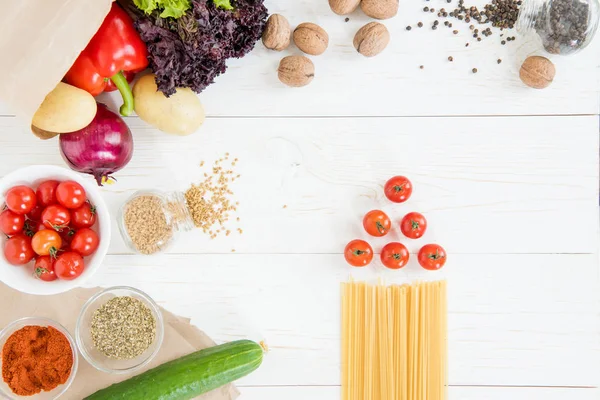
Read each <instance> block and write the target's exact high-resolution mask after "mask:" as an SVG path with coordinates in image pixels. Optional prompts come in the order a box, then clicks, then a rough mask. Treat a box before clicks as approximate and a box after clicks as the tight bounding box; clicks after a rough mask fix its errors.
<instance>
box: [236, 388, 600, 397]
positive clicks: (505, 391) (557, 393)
mask: <svg viewBox="0 0 600 400" xmlns="http://www.w3.org/2000/svg"><path fill="white" fill-rule="evenodd" d="M240 390H241V392H242V396H241V397H240V400H279V399H286V400H306V399H310V400H332V399H337V398H339V396H340V390H339V387H331V386H312V387H311V386H285V387H242V388H240ZM448 395H449V400H483V399H485V400H506V399H510V400H567V399H568V400H597V399H598V396H600V393H599V392H598V390H597V389H590V388H584V389H580V388H577V389H574V388H528V387H523V388H520V387H517V388H506V387H504V388H503V387H455V386H451V387H450V388H449V389H448Z"/></svg>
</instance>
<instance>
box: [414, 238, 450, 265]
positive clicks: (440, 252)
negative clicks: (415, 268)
mask: <svg viewBox="0 0 600 400" xmlns="http://www.w3.org/2000/svg"><path fill="white" fill-rule="evenodd" d="M419 264H421V267H423V268H425V269H428V270H430V271H435V270H436V269H440V268H442V267H443V266H444V264H446V250H444V248H443V247H442V246H440V245H438V244H426V245H425V246H423V247H421V250H419Z"/></svg>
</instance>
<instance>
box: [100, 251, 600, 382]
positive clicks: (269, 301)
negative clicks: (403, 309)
mask: <svg viewBox="0 0 600 400" xmlns="http://www.w3.org/2000/svg"><path fill="white" fill-rule="evenodd" d="M351 275H352V276H353V277H354V278H355V279H366V280H369V281H374V280H375V279H376V278H377V277H380V278H383V279H385V280H386V281H387V282H390V283H392V282H396V283H402V282H412V281H414V280H416V279H448V281H449V283H450V284H449V294H448V296H449V300H448V308H449V352H450V355H449V358H450V384H452V385H511V386H521V385H536V386H595V385H596V384H597V382H598V371H600V365H599V363H600V348H599V343H600V342H599V340H598V339H599V338H600V334H599V333H600V320H599V319H598V305H599V304H598V293H599V292H600V287H599V286H600V285H599V280H598V268H597V256H596V255H584V254H580V255H577V254H573V255H556V254H539V255H533V254H531V255H523V254H512V255H508V254H498V255H492V254H469V255H462V254H452V255H450V257H449V261H448V264H447V265H446V267H445V268H444V270H441V271H439V272H433V273H431V272H427V271H423V270H422V269H420V268H419V267H418V266H417V265H416V263H414V262H412V263H410V264H409V265H408V266H407V267H406V269H404V270H401V271H395V272H390V273H385V272H383V271H377V270H376V269H375V268H365V269H358V270H357V269H353V268H350V267H348V266H346V265H345V264H344V261H343V259H342V256H341V254H331V255H325V254H313V255H309V254H295V255H292V254H272V255H269V254H206V255H198V254H195V255H194V254H181V255H175V254H170V255H163V256H154V257H138V256H124V255H112V256H109V257H107V259H106V262H105V266H104V268H103V269H102V270H101V271H100V272H99V273H98V274H97V275H96V276H95V277H94V281H93V284H95V285H101V286H110V285H134V286H136V287H138V288H140V289H142V290H145V291H147V292H148V293H149V294H150V295H151V296H152V297H153V298H154V299H156V300H157V301H158V302H159V303H160V304H161V305H163V306H166V307H168V308H169V309H170V310H171V311H173V312H175V313H177V314H180V315H184V316H188V317H191V318H192V321H193V323H195V324H197V325H198V326H199V327H201V328H202V329H204V330H205V331H206V332H207V333H208V334H209V335H210V336H212V337H213V338H215V340H217V341H219V342H224V341H229V340H235V339H239V338H243V337H250V338H252V339H254V340H263V339H264V340H266V342H267V344H268V345H269V347H270V349H271V351H270V353H269V354H268V355H267V356H266V358H265V362H264V365H263V366H262V367H261V368H260V369H259V370H258V371H256V372H255V373H253V374H252V375H250V376H249V377H247V378H244V379H243V380H242V381H241V382H242V383H241V384H242V385H261V386H264V385H332V384H336V385H337V384H339V367H340V353H339V343H340V322H339V318H340V316H339V310H340V297H339V296H340V293H339V285H340V282H344V281H346V280H347V279H348V278H349V277H350V276H351Z"/></svg>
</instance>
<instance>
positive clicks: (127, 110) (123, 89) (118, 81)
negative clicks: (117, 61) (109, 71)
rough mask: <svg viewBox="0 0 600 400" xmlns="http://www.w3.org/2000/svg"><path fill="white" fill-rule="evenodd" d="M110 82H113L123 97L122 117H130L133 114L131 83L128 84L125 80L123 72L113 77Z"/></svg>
mask: <svg viewBox="0 0 600 400" xmlns="http://www.w3.org/2000/svg"><path fill="white" fill-rule="evenodd" d="M110 80H111V81H113V83H114V84H115V86H116V87H117V89H119V92H120V93H121V96H122V97H123V105H122V106H121V108H120V109H119V111H120V112H121V115H123V116H125V117H128V116H130V115H131V113H132V112H133V92H132V91H131V87H130V86H129V82H127V78H125V75H123V71H119V72H117V73H116V74H114V75H113V76H111V77H110Z"/></svg>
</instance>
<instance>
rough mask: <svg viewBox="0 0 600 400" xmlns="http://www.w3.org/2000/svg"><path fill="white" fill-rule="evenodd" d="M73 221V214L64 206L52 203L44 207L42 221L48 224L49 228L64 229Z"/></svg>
mask: <svg viewBox="0 0 600 400" xmlns="http://www.w3.org/2000/svg"><path fill="white" fill-rule="evenodd" d="M70 222H71V214H70V213H69V210H67V209H66V208H65V207H63V206H59V205H58V204H52V205H51V206H48V207H46V208H45V209H44V211H43V212H42V223H43V224H44V225H46V228H48V229H54V230H55V231H62V230H63V229H65V228H67V227H68V226H69V223H70Z"/></svg>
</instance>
